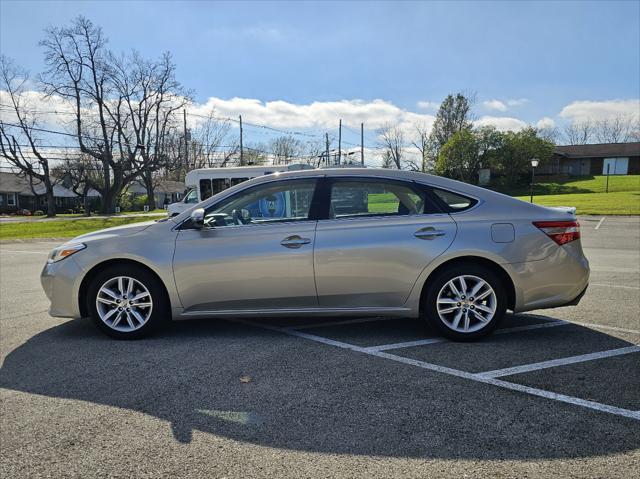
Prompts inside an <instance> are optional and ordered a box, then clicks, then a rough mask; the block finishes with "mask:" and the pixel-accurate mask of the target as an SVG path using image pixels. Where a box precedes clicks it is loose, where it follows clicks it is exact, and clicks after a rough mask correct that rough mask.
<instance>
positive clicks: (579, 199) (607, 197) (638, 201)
mask: <svg viewBox="0 0 640 479" xmlns="http://www.w3.org/2000/svg"><path fill="white" fill-rule="evenodd" d="M518 198H519V199H521V200H524V201H529V196H528V195H527V196H518ZM533 202H534V203H536V204H538V205H544V206H575V207H576V208H577V214H579V215H640V190H636V191H623V192H615V193H579V194H563V195H544V196H536V195H534V196H533Z"/></svg>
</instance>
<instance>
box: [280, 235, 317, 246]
mask: <svg viewBox="0 0 640 479" xmlns="http://www.w3.org/2000/svg"><path fill="white" fill-rule="evenodd" d="M309 243H311V240H310V239H309V238H302V237H300V236H298V235H293V236H287V237H286V238H285V239H283V240H282V241H280V244H281V245H282V246H285V247H286V248H294V249H296V248H300V247H301V246H302V245H305V244H309Z"/></svg>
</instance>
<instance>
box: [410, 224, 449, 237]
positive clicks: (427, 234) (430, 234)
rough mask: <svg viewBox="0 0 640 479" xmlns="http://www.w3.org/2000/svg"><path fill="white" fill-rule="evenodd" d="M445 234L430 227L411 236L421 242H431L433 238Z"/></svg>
mask: <svg viewBox="0 0 640 479" xmlns="http://www.w3.org/2000/svg"><path fill="white" fill-rule="evenodd" d="M446 234H447V232H446V231H443V230H437V229H435V228H434V227H432V226H427V227H425V228H421V229H419V230H418V231H416V232H415V233H413V236H415V237H416V238H419V239H423V240H432V239H434V238H437V237H438V236H444V235H446Z"/></svg>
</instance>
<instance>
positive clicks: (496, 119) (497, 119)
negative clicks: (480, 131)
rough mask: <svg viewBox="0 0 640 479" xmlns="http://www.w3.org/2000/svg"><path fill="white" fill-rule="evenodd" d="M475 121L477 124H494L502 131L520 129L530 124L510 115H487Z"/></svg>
mask: <svg viewBox="0 0 640 479" xmlns="http://www.w3.org/2000/svg"><path fill="white" fill-rule="evenodd" d="M474 123H475V125H476V126H494V127H495V128H496V129H497V130H500V131H518V130H522V129H523V128H526V127H527V126H528V125H527V124H526V123H525V122H524V121H522V120H519V119H517V118H512V117H508V116H488V115H485V116H483V117H481V118H480V119H479V120H476V121H475V122H474Z"/></svg>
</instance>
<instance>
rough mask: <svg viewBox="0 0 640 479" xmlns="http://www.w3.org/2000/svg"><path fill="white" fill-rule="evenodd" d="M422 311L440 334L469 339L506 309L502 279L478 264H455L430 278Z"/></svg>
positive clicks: (499, 318)
mask: <svg viewBox="0 0 640 479" xmlns="http://www.w3.org/2000/svg"><path fill="white" fill-rule="evenodd" d="M429 283H430V284H429V289H428V290H427V294H426V295H425V297H424V302H423V304H422V311H423V314H424V316H425V317H426V320H427V321H428V322H429V324H430V325H431V326H433V327H434V328H435V329H436V330H437V331H439V332H440V333H441V334H442V335H444V336H446V337H448V338H451V339H455V340H458V341H472V340H474V339H479V338H481V337H483V336H486V335H487V334H489V333H490V332H491V331H493V330H494V329H495V328H496V327H497V326H498V324H500V321H502V318H503V317H504V313H505V311H506V309H507V299H506V294H505V291H504V285H503V284H502V281H501V280H500V278H499V277H498V275H496V274H495V273H494V272H493V271H492V270H491V269H489V268H486V267H484V266H481V265H475V264H469V265H462V264H461V265H454V266H451V267H448V268H445V269H444V270H442V271H441V272H439V273H438V274H437V275H436V276H435V277H434V278H433V280H429Z"/></svg>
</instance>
